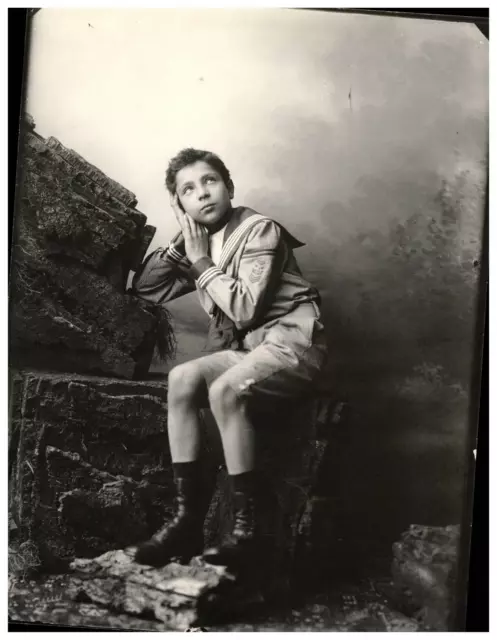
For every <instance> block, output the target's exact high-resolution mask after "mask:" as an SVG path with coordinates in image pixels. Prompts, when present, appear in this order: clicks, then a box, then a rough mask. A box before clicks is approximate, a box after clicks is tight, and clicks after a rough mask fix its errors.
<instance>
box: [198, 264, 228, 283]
mask: <svg viewBox="0 0 497 640" xmlns="http://www.w3.org/2000/svg"><path fill="white" fill-rule="evenodd" d="M222 274H223V272H222V271H221V269H219V268H218V267H209V268H208V269H206V270H205V271H204V272H203V273H202V274H200V277H199V278H197V282H198V285H199V287H202V288H204V287H206V286H207V284H208V282H210V281H211V280H213V279H214V278H215V277H216V276H218V275H222Z"/></svg>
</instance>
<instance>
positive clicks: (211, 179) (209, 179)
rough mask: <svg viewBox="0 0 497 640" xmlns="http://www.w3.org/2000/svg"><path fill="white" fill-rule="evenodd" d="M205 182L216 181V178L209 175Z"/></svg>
mask: <svg viewBox="0 0 497 640" xmlns="http://www.w3.org/2000/svg"><path fill="white" fill-rule="evenodd" d="M206 182H216V178H215V177H214V176H209V177H208V178H207V180H206Z"/></svg>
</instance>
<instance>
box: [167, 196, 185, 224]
mask: <svg viewBox="0 0 497 640" xmlns="http://www.w3.org/2000/svg"><path fill="white" fill-rule="evenodd" d="M169 203H170V204H171V209H172V210H173V212H174V215H175V217H176V220H177V221H178V224H179V226H180V227H181V229H183V218H184V217H185V212H184V211H183V209H182V208H181V207H180V204H179V199H178V194H177V193H175V194H174V195H170V196H169Z"/></svg>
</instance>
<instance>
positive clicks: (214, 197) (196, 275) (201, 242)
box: [132, 149, 327, 566]
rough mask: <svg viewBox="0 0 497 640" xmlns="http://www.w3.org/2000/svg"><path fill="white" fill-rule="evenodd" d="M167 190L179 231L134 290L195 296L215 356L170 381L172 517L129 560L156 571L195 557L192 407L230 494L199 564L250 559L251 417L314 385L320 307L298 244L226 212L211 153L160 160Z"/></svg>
mask: <svg viewBox="0 0 497 640" xmlns="http://www.w3.org/2000/svg"><path fill="white" fill-rule="evenodd" d="M166 187H167V189H168V191H169V193H170V199H171V206H172V208H173V211H174V213H175V215H176V218H177V220H178V223H179V226H180V228H181V231H180V232H179V233H178V234H177V235H176V236H175V237H174V238H173V240H172V241H171V242H170V244H169V246H168V247H167V248H166V249H162V248H160V249H157V250H156V251H155V252H153V253H151V254H150V255H149V256H148V257H147V258H146V259H145V260H144V262H143V264H142V265H141V267H140V269H139V270H138V271H137V273H136V274H135V276H134V278H133V283H132V292H133V293H134V294H135V295H137V296H139V297H141V298H144V299H146V300H149V301H153V302H156V303H165V302H168V301H169V300H172V299H173V298H176V297H178V296H181V295H184V294H186V293H189V292H191V291H194V290H195V289H196V290H197V292H198V295H199V298H200V303H201V305H202V307H203V308H204V309H205V311H206V312H207V313H208V315H209V317H210V324H209V332H208V346H209V347H210V349H209V350H211V351H213V353H209V354H208V355H206V356H204V357H201V358H198V359H196V360H193V361H190V362H187V363H184V364H181V365H178V366H176V367H175V368H173V369H172V370H171V371H170V373H169V381H168V418H167V425H168V436H169V443H170V450H171V457H172V462H173V471H174V481H175V486H176V491H177V499H176V502H177V506H176V515H175V517H174V519H173V520H172V522H169V523H166V525H165V526H164V527H163V528H161V529H160V530H159V531H157V533H155V534H154V535H153V536H152V538H151V539H150V540H148V541H146V542H144V543H142V544H140V545H139V546H138V547H137V550H136V553H135V560H136V561H137V562H139V563H142V564H147V565H153V566H163V565H165V564H167V563H168V562H169V561H170V560H171V559H172V558H179V559H180V560H181V561H183V562H188V561H189V560H190V559H191V558H192V557H193V556H194V555H199V554H201V553H202V551H203V524H204V523H203V521H204V518H205V515H206V508H205V505H204V503H203V501H202V500H201V497H200V496H201V495H202V489H203V478H202V474H201V471H200V469H201V466H200V462H199V455H200V428H201V425H200V421H199V410H200V409H201V408H208V407H210V409H211V411H212V413H213V416H214V418H215V420H216V423H217V426H218V429H219V432H220V435H221V441H222V446H223V452H224V457H225V462H226V467H227V470H228V473H229V476H230V481H231V486H232V490H233V503H234V526H233V530H232V532H231V533H230V534H229V535H228V536H227V537H226V538H225V539H224V540H223V541H222V542H221V544H220V546H219V547H218V548H215V549H209V550H207V551H205V552H204V554H203V556H204V558H205V559H206V560H207V561H208V562H210V563H212V564H223V565H228V566H229V565H231V564H232V563H236V562H238V561H239V560H240V559H241V558H245V559H247V558H249V557H251V556H250V554H251V552H252V551H253V550H254V549H255V548H256V546H257V545H256V541H257V536H256V522H255V520H256V518H255V482H254V478H255V471H254V463H255V461H254V439H255V437H256V434H255V431H254V425H253V424H252V423H251V419H250V411H249V409H250V407H251V406H252V403H254V404H255V405H256V406H258V407H260V406H261V405H262V403H264V402H269V403H271V404H274V401H276V400H283V401H285V399H286V400H287V401H288V400H289V399H291V400H294V399H295V398H297V397H298V396H299V395H301V394H304V393H305V392H308V391H310V389H311V388H312V384H313V381H314V380H315V378H316V376H317V375H318V374H319V372H320V370H321V369H322V367H323V364H324V361H325V359H326V352H327V349H326V342H325V338H324V331H323V325H322V324H321V322H320V312H319V303H320V298H319V294H318V292H317V291H316V289H315V288H313V287H312V286H311V285H310V284H309V283H308V282H307V281H306V280H305V279H304V278H303V277H302V274H301V272H300V269H299V267H298V265H297V262H296V260H295V257H294V255H293V249H294V248H296V247H300V246H303V245H302V243H300V242H299V241H298V240H296V239H295V238H294V237H293V236H292V235H291V234H290V233H289V232H288V231H287V230H286V229H285V228H284V227H282V226H281V225H280V224H279V223H277V222H275V221H273V220H271V219H270V218H267V217H266V216H264V215H261V214H259V213H257V212H256V211H254V210H252V209H249V208H247V207H232V204H231V200H232V199H233V195H234V185H233V182H232V180H231V177H230V173H229V171H228V169H227V168H226V166H225V165H224V163H223V162H222V160H221V159H220V158H219V157H218V156H216V155H215V154H213V153H210V152H208V151H199V150H197V149H184V150H183V151H181V152H180V153H179V154H178V155H177V156H176V157H174V158H173V159H172V160H171V161H170V163H169V166H168V169H167V172H166ZM282 446H284V443H282ZM247 554H248V555H247Z"/></svg>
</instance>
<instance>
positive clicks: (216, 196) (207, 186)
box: [176, 160, 233, 226]
mask: <svg viewBox="0 0 497 640" xmlns="http://www.w3.org/2000/svg"><path fill="white" fill-rule="evenodd" d="M176 193H177V194H178V197H179V200H180V202H181V204H182V205H183V208H184V210H185V211H186V213H188V215H190V216H191V217H192V218H193V219H194V220H196V221H197V222H199V223H200V224H205V225H206V226H209V225H213V224H216V222H219V220H221V218H222V217H223V216H224V215H225V213H226V211H227V210H228V209H229V208H230V200H231V198H232V197H233V189H232V188H228V187H227V186H226V185H225V184H224V181H223V179H222V178H221V176H220V175H219V173H218V172H217V171H216V170H215V169H213V168H212V167H211V165H210V164H208V163H207V162H204V161H203V160H199V161H198V162H195V163H194V164H190V165H188V166H187V167H184V168H183V169H181V170H180V171H178V173H177V174H176Z"/></svg>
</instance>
